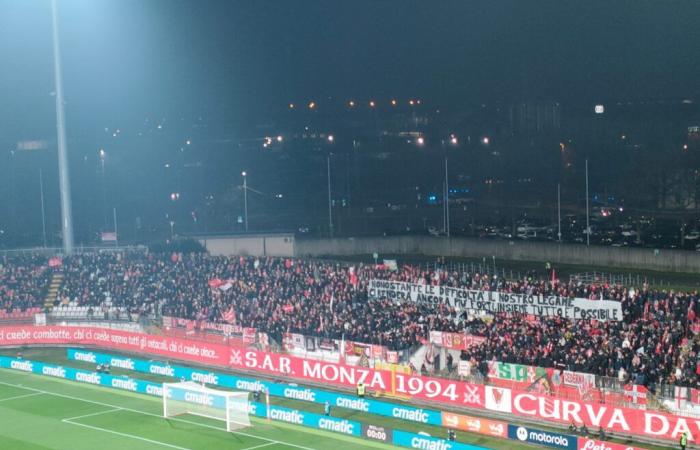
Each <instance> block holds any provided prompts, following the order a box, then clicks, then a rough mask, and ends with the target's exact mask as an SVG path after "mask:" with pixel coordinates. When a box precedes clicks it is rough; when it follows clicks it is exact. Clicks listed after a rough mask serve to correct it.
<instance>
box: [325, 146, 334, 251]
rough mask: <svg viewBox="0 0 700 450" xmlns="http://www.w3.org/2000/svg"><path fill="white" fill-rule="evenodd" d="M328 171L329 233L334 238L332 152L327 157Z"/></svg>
mask: <svg viewBox="0 0 700 450" xmlns="http://www.w3.org/2000/svg"><path fill="white" fill-rule="evenodd" d="M326 164H327V173H328V234H329V236H330V237H331V239H333V199H332V197H331V154H330V153H329V154H328V156H327V157H326Z"/></svg>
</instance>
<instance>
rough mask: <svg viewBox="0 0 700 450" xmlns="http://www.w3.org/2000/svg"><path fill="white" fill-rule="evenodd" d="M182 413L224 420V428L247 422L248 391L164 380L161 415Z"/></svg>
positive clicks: (232, 429) (233, 428)
mask: <svg viewBox="0 0 700 450" xmlns="http://www.w3.org/2000/svg"><path fill="white" fill-rule="evenodd" d="M183 414H192V415H196V416H202V417H207V418H210V419H215V420H221V421H224V422H225V423H226V431H235V430H238V429H241V428H244V427H249V426H250V417H249V416H248V392H233V391H223V390H218V389H211V388H208V387H206V386H203V385H201V384H197V383H195V382H193V381H184V382H181V383H163V417H165V418H168V417H175V416H179V415H183Z"/></svg>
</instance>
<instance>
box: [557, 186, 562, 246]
mask: <svg viewBox="0 0 700 450" xmlns="http://www.w3.org/2000/svg"><path fill="white" fill-rule="evenodd" d="M557 241H559V242H561V183H557Z"/></svg>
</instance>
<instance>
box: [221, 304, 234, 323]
mask: <svg viewBox="0 0 700 450" xmlns="http://www.w3.org/2000/svg"><path fill="white" fill-rule="evenodd" d="M221 316H222V317H223V319H224V320H225V321H226V322H228V323H236V313H235V312H234V311H233V306H232V307H231V308H229V310H228V311H226V312H224V313H223V314H222V315H221Z"/></svg>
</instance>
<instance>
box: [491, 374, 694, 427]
mask: <svg viewBox="0 0 700 450" xmlns="http://www.w3.org/2000/svg"><path fill="white" fill-rule="evenodd" d="M485 405H486V408H487V409H490V410H492V411H498V412H504V413H509V414H514V415H516V416H521V417H528V418H536V419H541V420H546V421H550V422H558V423H563V424H570V423H575V424H577V425H580V424H584V423H585V424H586V426H587V427H588V428H589V429H592V430H597V429H598V428H601V427H602V428H603V429H605V430H607V431H614V432H615V433H621V434H626V435H635V434H636V435H643V436H646V437H651V438H657V439H671V440H676V439H678V438H679V437H680V435H681V433H683V432H687V433H689V436H691V439H689V440H692V439H694V437H697V436H700V420H695V419H693V418H687V417H679V416H674V415H671V414H666V413H662V412H660V411H649V410H638V409H631V408H622V407H615V406H611V405H607V404H605V403H594V402H583V401H578V400H567V399H562V398H557V397H552V396H546V395H537V394H533V393H529V392H523V391H515V390H511V389H508V388H498V387H493V386H486V388H485Z"/></svg>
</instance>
